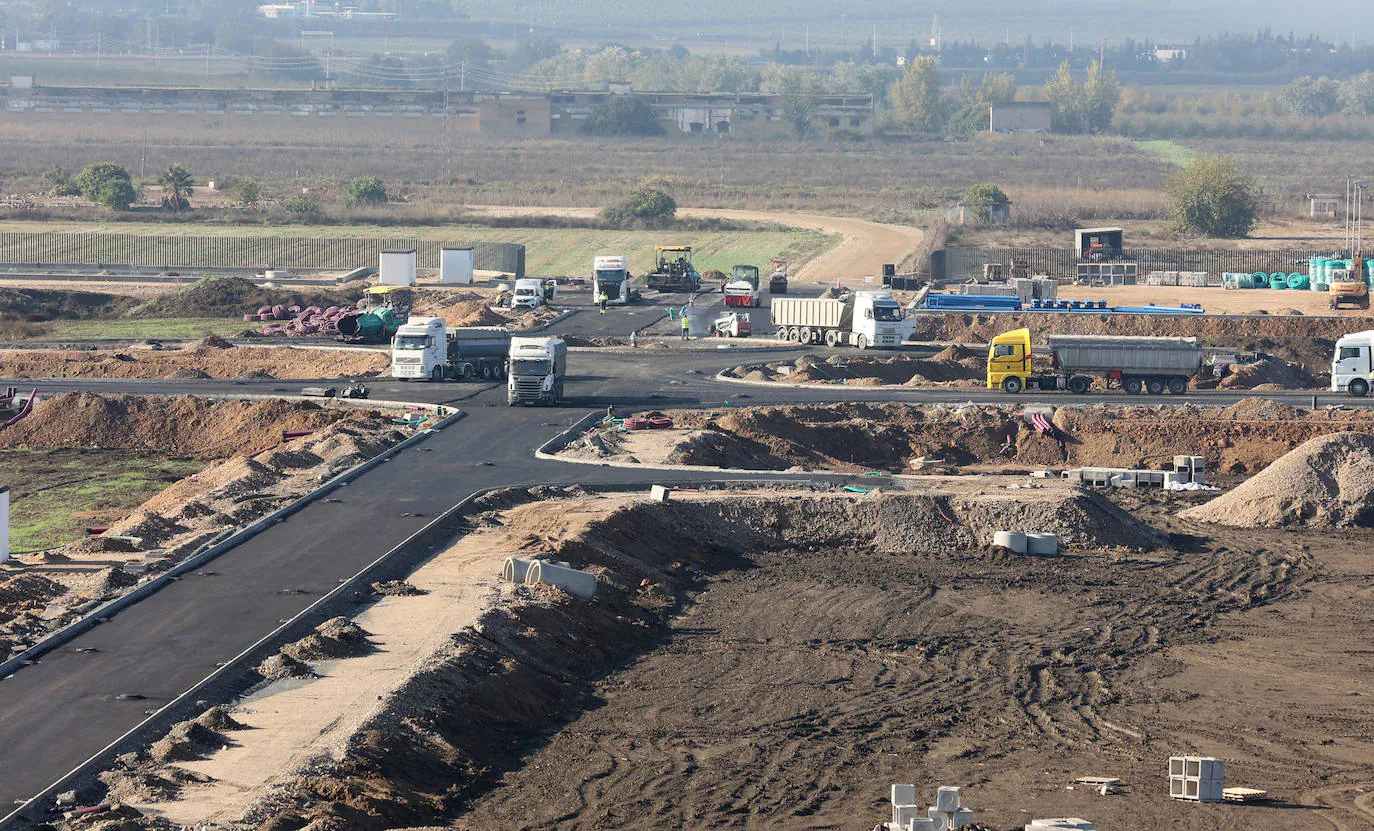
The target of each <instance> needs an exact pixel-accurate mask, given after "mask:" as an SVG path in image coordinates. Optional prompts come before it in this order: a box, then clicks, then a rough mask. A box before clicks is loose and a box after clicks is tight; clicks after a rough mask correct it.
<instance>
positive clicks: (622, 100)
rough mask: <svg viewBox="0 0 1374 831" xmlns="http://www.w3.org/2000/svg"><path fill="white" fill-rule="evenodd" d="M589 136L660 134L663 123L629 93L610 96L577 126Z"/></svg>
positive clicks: (647, 106) (648, 107) (650, 109)
mask: <svg viewBox="0 0 1374 831" xmlns="http://www.w3.org/2000/svg"><path fill="white" fill-rule="evenodd" d="M578 129H579V130H580V131H581V132H583V133H586V134H587V135H591V136H661V135H663V125H661V124H659V123H658V119H656V118H654V111H653V109H652V108H651V107H650V106H649V105H648V104H645V103H644V102H643V101H640V100H639V99H638V98H634V97H632V96H629V95H614V96H611V98H609V99H608V100H607V101H606V102H605V103H603V104H601V105H600V106H598V107H597V108H596V109H595V110H593V111H592V114H591V115H589V116H588V117H587V120H586V121H584V122H582V126H581V127H579V128H578Z"/></svg>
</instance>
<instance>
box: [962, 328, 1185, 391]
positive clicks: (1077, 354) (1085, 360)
mask: <svg viewBox="0 0 1374 831" xmlns="http://www.w3.org/2000/svg"><path fill="white" fill-rule="evenodd" d="M1045 341H1046V344H1047V346H1048V350H1047V352H1048V354H1047V355H1045V356H1043V357H1039V358H1036V357H1034V356H1033V355H1032V352H1031V342H1030V330H1029V329H1016V330H1015V331H1011V332H1007V333H1005V334H1002V335H998V336H997V337H995V338H993V340H992V343H991V344H989V346H988V363H987V367H988V369H987V385H988V389H1000V390H1002V391H1003V392H1008V393H1013V394H1014V393H1019V392H1021V391H1022V390H1026V389H1037V390H1068V391H1069V392H1073V393H1077V394H1079V395H1082V394H1084V393H1086V392H1088V391H1089V390H1090V389H1092V380H1093V378H1105V379H1106V380H1107V385H1108V387H1111V386H1113V385H1119V386H1120V387H1121V389H1124V390H1125V391H1126V393H1127V394H1129V395H1139V394H1140V393H1141V392H1148V393H1150V394H1151V395H1162V394H1164V393H1165V392H1166V391H1167V392H1169V393H1172V394H1174V395H1183V394H1184V393H1186V392H1187V391H1188V379H1189V378H1191V377H1193V376H1194V375H1196V374H1197V371H1198V369H1199V368H1200V367H1201V366H1202V358H1203V353H1202V347H1200V346H1198V344H1197V338H1150V337H1125V336H1119V337H1117V336H1100V335H1046V336H1045ZM1037 364H1039V365H1038V366H1037Z"/></svg>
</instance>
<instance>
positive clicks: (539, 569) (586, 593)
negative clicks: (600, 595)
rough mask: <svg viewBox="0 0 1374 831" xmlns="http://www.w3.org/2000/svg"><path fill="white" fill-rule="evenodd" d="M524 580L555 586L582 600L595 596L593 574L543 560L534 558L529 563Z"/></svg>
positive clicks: (594, 577) (529, 582) (594, 576)
mask: <svg viewBox="0 0 1374 831" xmlns="http://www.w3.org/2000/svg"><path fill="white" fill-rule="evenodd" d="M525 582H526V583H527V584H531V585H533V584H535V583H543V584H545V585H548V586H557V587H558V588H560V589H562V590H563V591H565V592H567V593H568V594H570V595H572V596H573V597H580V598H582V599H583V600H591V599H592V598H593V597H594V596H596V575H595V574H588V573H587V572H585V571H578V570H577V569H575V568H568V567H567V566H560V565H555V564H554V563H550V562H545V561H543V560H534V561H533V562H531V563H530V566H529V571H527V572H526V573H525Z"/></svg>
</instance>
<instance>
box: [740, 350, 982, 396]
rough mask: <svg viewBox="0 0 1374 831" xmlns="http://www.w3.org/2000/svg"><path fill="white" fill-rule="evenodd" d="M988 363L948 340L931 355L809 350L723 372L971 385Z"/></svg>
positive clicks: (747, 376)
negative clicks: (791, 357) (789, 359)
mask: <svg viewBox="0 0 1374 831" xmlns="http://www.w3.org/2000/svg"><path fill="white" fill-rule="evenodd" d="M985 364H986V359H985V357H984V354H983V352H981V351H979V350H975V349H969V348H967V347H962V346H950V347H948V348H946V349H944V350H943V351H941V352H939V353H937V354H935V355H932V356H931V357H929V358H916V357H911V356H906V355H896V356H890V357H886V356H877V355H852V354H836V355H831V356H830V357H828V358H826V359H825V360H823V361H822V360H819V359H817V358H815V357H813V356H810V355H803V356H802V357H800V358H797V359H796V360H795V361H793V362H787V361H771V362H769V363H764V364H743V365H740V366H736V367H732V368H731V369H728V370H726V371H725V375H726V376H728V377H731V378H741V379H744V380H748V381H778V382H783V383H789V384H844V385H846V386H880V385H885V384H891V385H895V384H907V385H911V386H916V385H925V384H938V385H943V386H955V387H969V386H978V385H980V384H982V383H983V379H984V377H985V375H986V368H985Z"/></svg>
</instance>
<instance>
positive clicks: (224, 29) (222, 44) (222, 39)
mask: <svg viewBox="0 0 1374 831" xmlns="http://www.w3.org/2000/svg"><path fill="white" fill-rule="evenodd" d="M215 48H216V49H223V50H224V51H226V52H236V53H238V54H240V55H247V54H250V53H251V52H252V51H253V30H252V29H250V28H249V27H248V24H247V23H243V22H241V21H238V20H226V21H224V22H223V23H221V24H219V25H218V26H216V27H215Z"/></svg>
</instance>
